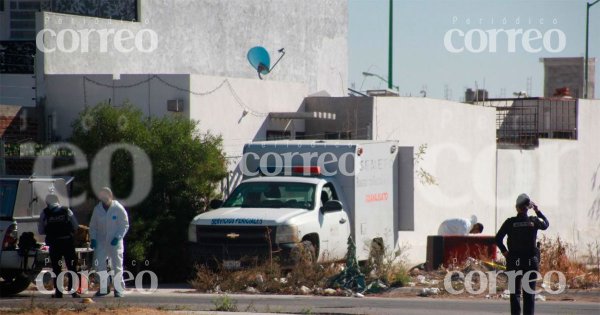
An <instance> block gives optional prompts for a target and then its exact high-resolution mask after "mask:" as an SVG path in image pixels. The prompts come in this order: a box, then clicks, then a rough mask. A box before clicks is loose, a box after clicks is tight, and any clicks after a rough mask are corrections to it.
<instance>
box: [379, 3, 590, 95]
mask: <svg viewBox="0 0 600 315" xmlns="http://www.w3.org/2000/svg"><path fill="white" fill-rule="evenodd" d="M598 1H600V0H596V2H598ZM389 26H390V30H389V43H388V45H389V46H388V80H387V81H388V89H390V90H391V89H393V88H394V83H393V82H394V80H393V79H392V72H393V70H392V68H393V65H394V63H393V59H394V58H393V57H392V53H393V47H394V42H393V40H394V0H390V25H389ZM586 78H587V77H586Z"/></svg>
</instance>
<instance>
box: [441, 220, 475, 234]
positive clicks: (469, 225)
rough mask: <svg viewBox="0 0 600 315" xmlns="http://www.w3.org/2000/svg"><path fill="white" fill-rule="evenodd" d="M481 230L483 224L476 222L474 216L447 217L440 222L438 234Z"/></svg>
mask: <svg viewBox="0 0 600 315" xmlns="http://www.w3.org/2000/svg"><path fill="white" fill-rule="evenodd" d="M481 232H483V224H481V223H478V222H477V217H476V216H474V215H473V216H471V218H470V219H463V218H455V219H448V220H445V221H444V222H442V224H440V227H439V228H438V235H468V234H479V233H481Z"/></svg>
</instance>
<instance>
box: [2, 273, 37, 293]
mask: <svg viewBox="0 0 600 315" xmlns="http://www.w3.org/2000/svg"><path fill="white" fill-rule="evenodd" d="M30 283H31V280H30V279H29V277H28V276H27V275H25V274H23V273H17V274H15V275H6V276H2V278H1V279H0V296H2V297H5V296H11V295H15V294H19V293H21V292H23V291H25V290H26V289H27V288H28V287H29V284H30Z"/></svg>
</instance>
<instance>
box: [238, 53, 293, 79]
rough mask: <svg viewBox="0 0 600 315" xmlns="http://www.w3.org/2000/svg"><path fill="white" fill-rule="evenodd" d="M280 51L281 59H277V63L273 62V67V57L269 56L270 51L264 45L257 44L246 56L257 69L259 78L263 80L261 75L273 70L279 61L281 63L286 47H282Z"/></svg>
mask: <svg viewBox="0 0 600 315" xmlns="http://www.w3.org/2000/svg"><path fill="white" fill-rule="evenodd" d="M278 51H279V53H281V56H280V57H279V59H277V61H276V62H275V64H273V67H271V57H270V56H269V53H268V52H267V50H266V49H265V48H264V47H262V46H256V47H252V48H250V50H248V54H247V55H246V57H247V58H248V61H249V62H250V65H252V68H254V69H256V72H257V73H258V78H259V79H261V80H262V76H261V75H264V74H269V72H271V70H273V68H275V66H276V65H277V63H279V60H281V58H283V56H284V55H285V49H283V48H281V49H280V50H278Z"/></svg>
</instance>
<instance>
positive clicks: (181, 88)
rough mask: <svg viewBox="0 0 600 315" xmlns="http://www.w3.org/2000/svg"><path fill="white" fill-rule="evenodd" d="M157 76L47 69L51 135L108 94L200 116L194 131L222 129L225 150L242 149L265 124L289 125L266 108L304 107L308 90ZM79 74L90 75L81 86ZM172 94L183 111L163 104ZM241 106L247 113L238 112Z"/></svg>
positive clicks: (152, 111) (144, 106)
mask: <svg viewBox="0 0 600 315" xmlns="http://www.w3.org/2000/svg"><path fill="white" fill-rule="evenodd" d="M158 77H159V78H160V79H161V80H162V81H164V82H162V81H161V80H158V79H157V78H152V75H145V74H144V75H121V77H120V79H119V80H113V77H112V75H85V76H84V75H47V76H46V80H45V82H46V85H45V91H46V114H47V115H53V117H54V121H55V127H56V131H55V133H56V135H58V136H59V137H61V138H62V139H66V138H68V137H69V136H70V135H71V124H72V122H73V121H74V120H75V119H76V118H77V117H78V114H79V112H80V111H81V110H83V108H84V106H85V105H86V104H87V105H88V106H94V105H97V104H98V103H101V102H108V101H109V100H110V102H111V104H115V105H117V106H120V105H122V104H123V103H124V102H126V101H128V102H130V103H132V104H133V105H135V106H137V107H139V108H140V110H141V111H142V112H143V113H144V114H145V115H151V116H154V117H161V116H164V115H183V116H185V117H188V118H191V119H194V120H197V121H199V122H200V126H199V127H200V130H199V131H200V132H207V131H209V132H211V133H213V134H215V135H221V136H222V137H223V140H224V141H223V142H224V149H225V153H226V155H227V156H233V157H234V156H239V155H241V151H242V148H243V145H244V143H247V142H250V141H253V140H265V137H266V130H267V128H268V129H271V130H286V128H287V130H289V129H290V128H291V127H290V126H289V125H287V124H286V123H285V122H283V121H271V120H270V119H268V117H267V114H268V113H269V112H286V111H289V112H297V111H300V110H303V108H302V107H301V106H302V101H303V100H304V97H306V96H307V94H308V88H307V87H306V85H304V84H299V83H286V82H278V81H261V80H258V79H239V78H238V79H236V78H223V77H211V76H200V75H192V76H190V75H186V74H180V75H168V74H167V75H165V74H161V75H158ZM84 78H88V79H89V80H85V82H86V83H85V88H84ZM151 78H152V79H151ZM149 79H150V80H149ZM224 82H226V83H224ZM113 84H114V88H113V87H112V85H113ZM106 85H108V87H107V86H106ZM176 99H181V100H183V104H184V106H183V108H184V111H183V112H182V113H177V114H175V113H173V112H169V111H168V110H167V101H168V100H176ZM244 109H246V110H247V111H248V114H247V115H246V116H244V117H242V113H243V111H244ZM295 128H296V131H304V124H303V122H301V121H296V122H295Z"/></svg>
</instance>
